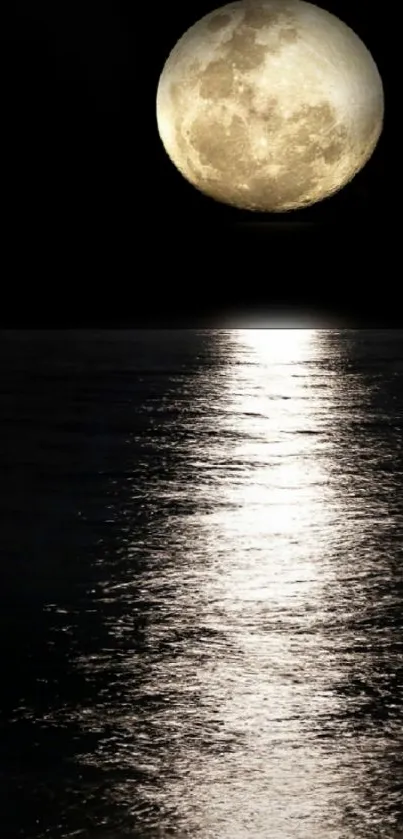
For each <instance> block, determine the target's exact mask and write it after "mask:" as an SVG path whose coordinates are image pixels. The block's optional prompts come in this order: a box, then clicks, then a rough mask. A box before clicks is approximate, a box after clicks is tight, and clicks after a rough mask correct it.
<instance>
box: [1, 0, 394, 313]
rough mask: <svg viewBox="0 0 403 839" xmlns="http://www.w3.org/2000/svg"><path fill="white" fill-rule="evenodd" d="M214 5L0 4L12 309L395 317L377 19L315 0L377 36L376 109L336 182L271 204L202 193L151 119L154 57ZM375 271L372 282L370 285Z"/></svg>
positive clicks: (158, 62)
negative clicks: (322, 193) (357, 152)
mask: <svg viewBox="0 0 403 839" xmlns="http://www.w3.org/2000/svg"><path fill="white" fill-rule="evenodd" d="M181 5H182V4H181ZM217 5H219V3H216V2H210V3H209V2H194V3H192V4H191V5H189V4H184V6H183V10H180V9H181V6H180V5H179V4H175V3H173V4H168V3H165V4H161V6H160V7H158V9H156V7H155V6H154V5H153V4H145V5H144V6H143V7H142V8H140V9H139V8H138V7H137V6H136V5H134V4H132V3H130V4H129V3H121V4H119V3H118V2H116V0H98V2H96V3H95V2H94V3H85V2H84V3H83V2H79V0H69V2H67V0H59V2H57V3H52V2H50V0H37V2H36V3H28V0H18V2H17V0H16V2H15V3H13V4H9V6H10V8H9V9H8V17H7V16H6V13H5V12H4V11H3V12H2V22H1V38H2V43H1V62H2V74H1V77H2V85H3V89H2V114H3V124H2V141H3V156H2V160H3V172H2V200H3V211H4V212H3V217H4V220H3V225H2V234H3V236H2V240H3V248H2V251H3V264H4V266H5V270H4V271H3V306H2V310H3V318H2V321H3V324H4V325H14V323H15V324H17V323H18V325H25V323H27V324H29V325H33V326H35V325H48V324H49V325H53V326H54V325H58V324H61V325H68V324H70V323H71V325H83V324H85V323H88V324H89V323H97V324H105V325H115V324H117V323H124V324H126V325H130V324H133V325H137V324H139V323H144V322H146V323H148V322H150V323H154V324H156V323H158V322H163V323H164V324H165V323H168V324H172V325H175V324H176V323H179V322H180V323H185V324H186V325H191V324H192V323H193V322H199V321H201V320H202V321H203V322H204V320H205V319H206V321H209V322H210V321H214V320H215V321H217V320H219V321H221V320H223V319H224V320H225V318H228V317H231V316H235V313H238V315H239V314H240V313H246V312H249V313H254V314H257V313H259V316H261V317H264V316H265V314H266V313H273V312H274V313H275V312H278V311H281V312H283V313H285V314H286V315H287V314H288V315H293V316H298V314H301V313H305V314H308V315H309V314H312V315H316V317H319V319H323V320H324V319H326V318H327V319H329V318H333V319H334V318H336V320H337V319H340V318H341V319H342V320H344V321H346V320H350V321H354V322H358V321H362V322H364V321H366V322H367V323H374V324H377V323H379V324H380V323H381V322H382V323H384V322H387V321H389V320H390V321H391V320H393V319H394V321H396V314H395V313H396V306H395V303H394V300H393V291H392V289H393V278H390V277H389V276H388V275H387V269H386V261H385V258H384V256H383V254H384V253H385V252H387V251H388V250H389V251H390V249H391V247H392V245H393V241H392V240H393V234H392V232H391V229H390V221H389V216H388V215H387V214H386V213H385V206H386V194H385V193H386V186H385V181H386V166H385V160H386V155H387V151H386V147H387V143H388V136H389V134H390V130H391V129H390V126H391V123H393V117H391V116H390V114H389V111H388V90H389V81H388V69H387V59H386V53H387V33H386V29H387V23H386V20H385V22H383V21H382V18H381V16H380V15H379V9H378V10H377V9H376V7H374V8H373V9H372V7H371V5H370V4H356V6H355V7H354V8H351V4H350V3H347V2H339V0H321V5H322V6H324V7H325V8H327V9H328V10H329V11H331V12H333V13H335V14H337V15H338V16H339V17H341V18H342V19H343V20H344V21H345V22H346V23H348V24H349V25H350V26H351V27H352V28H353V29H355V31H356V32H357V34H359V35H360V37H361V38H362V39H363V40H364V42H365V43H366V44H367V46H368V47H369V49H370V50H371V52H372V54H373V56H374V58H375V60H376V62H377V64H378V67H379V69H380V72H381V75H382V77H383V81H384V85H385V91H386V109H387V119H386V124H385V128H384V132H383V135H382V138H381V140H380V143H379V145H378V148H377V150H376V152H375V154H374V156H373V158H372V160H371V161H370V163H369V164H368V165H367V167H366V168H365V170H364V171H362V172H361V173H360V174H359V175H358V176H357V177H356V178H355V180H354V181H353V182H352V183H351V184H350V185H348V186H347V187H346V188H345V189H344V190H343V191H342V192H341V193H339V194H338V195H337V196H335V197H333V198H332V199H330V200H328V201H326V202H323V203H322V204H319V205H316V206H315V207H312V208H308V209H306V210H304V211H300V212H297V213H292V214H287V215H286V216H284V215H280V216H275V215H273V216H270V217H268V216H262V215H255V214H253V215H252V214H249V213H244V212H241V211H237V210H233V209H232V208H229V207H225V206H222V205H219V204H217V203H216V202H214V201H212V200H210V199H208V198H206V197H204V196H202V195H201V194H200V193H198V192H197V190H195V189H194V188H193V187H191V186H190V185H189V184H188V183H187V182H186V181H185V180H184V179H183V178H182V176H181V175H179V174H178V173H177V171H176V169H175V168H174V167H173V165H172V164H171V162H170V161H169V159H168V158H167V155H166V153H165V151H164V149H163V147H162V144H161V142H160V140H159V137H158V134H157V128H156V119H155V95H156V88H157V84H158V78H159V75H160V72H161V70H162V67H163V64H164V61H165V60H166V58H167V56H168V53H169V51H170V49H171V48H172V47H173V46H174V44H175V42H176V41H177V39H178V38H179V37H180V36H181V35H182V34H183V32H184V30H185V29H186V28H187V27H188V26H189V25H191V24H192V23H193V22H195V21H196V20H197V19H198V18H200V17H201V16H202V15H203V14H205V13H207V12H208V11H210V10H212V9H213V8H216V6H217ZM375 265H377V266H378V267H377V268H376V267H374V266H375ZM374 273H375V275H376V274H378V276H379V274H381V275H382V282H381V283H380V284H379V283H375V287H374V289H373V290H371V291H370V288H369V283H370V276H372V275H373V274H374ZM6 278H7V279H6ZM377 289H378V290H377Z"/></svg>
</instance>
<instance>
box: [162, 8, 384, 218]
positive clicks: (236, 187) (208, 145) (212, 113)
mask: <svg viewBox="0 0 403 839" xmlns="http://www.w3.org/2000/svg"><path fill="white" fill-rule="evenodd" d="M156 105H157V126H158V133H159V136H160V138H161V141H162V143H163V146H164V148H165V150H166V152H167V154H168V156H169V157H170V159H171V161H172V162H173V164H174V165H175V166H176V168H177V169H178V170H179V172H181V174H182V175H183V176H184V177H185V178H186V179H187V180H188V181H189V182H190V183H191V184H193V186H194V187H196V188H197V189H198V190H200V191H201V192H203V193H204V194H206V195H208V196H210V197H211V198H213V199H215V200H216V201H220V202H222V203H225V204H229V205H232V206H235V207H238V208H240V209H247V210H252V211H258V212H286V211H288V210H295V209H298V208H300V207H306V206H308V205H311V204H315V203H316V202H318V201H321V200H323V199H325V198H327V197H329V196H330V195H332V194H333V193H335V192H337V191H338V190H340V189H341V188H342V187H343V186H345V184H347V183H348V182H349V181H351V179H352V178H353V177H354V176H355V175H356V174H357V172H359V171H360V170H361V169H362V168H363V166H364V165H365V164H366V163H367V161H368V160H369V159H370V157H371V156H372V154H373V151H374V149H375V147H376V145H377V143H378V140H379V137H380V135H381V132H382V127H383V119H384V93H383V85H382V80H381V77H380V74H379V71H378V68H377V66H376V64H375V61H374V59H373V58H372V56H371V54H370V52H369V51H368V49H367V47H366V46H365V45H364V44H363V42H362V41H361V39H360V38H359V37H358V36H357V35H356V34H355V33H354V32H353V31H352V30H351V29H350V28H349V27H348V26H347V25H346V24H345V23H343V22H342V21H340V20H339V19H338V18H337V17H335V16H334V15H332V14H330V13H329V12H327V11H325V10H324V9H321V8H319V7H317V6H314V5H312V4H311V3H306V2H302V1H301V0H241V2H235V3H229V4H228V5H225V6H223V7H221V8H220V9H217V10H215V11H213V12H211V13H209V14H207V15H205V16H204V17H203V18H201V20H199V21H198V22H197V23H195V24H194V26H191V27H190V29H188V30H187V32H185V34H184V35H183V36H182V37H181V38H180V39H179V41H178V42H177V44H176V45H175V46H174V48H173V50H172V52H171V53H170V55H169V56H168V58H167V61H166V63H165V65H164V67H163V69H162V73H161V76H160V79H159V83H158V90H157V102H156Z"/></svg>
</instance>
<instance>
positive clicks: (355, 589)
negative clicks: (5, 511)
mask: <svg viewBox="0 0 403 839" xmlns="http://www.w3.org/2000/svg"><path fill="white" fill-rule="evenodd" d="M401 337H402V336H401V333H387V334H385V333H376V332H375V333H373V332H368V333H357V332H354V331H350V330H346V331H338V330H334V329H332V330H319V329H312V330H298V329H296V330H285V329H284V330H282V329H281V330H242V329H241V330H215V331H209V330H200V331H196V330H184V331H182V332H180V331H178V332H175V331H173V332H172V331H171V332H164V331H155V332H134V333H119V334H116V333H103V334H102V335H97V334H96V333H95V334H91V333H89V334H88V335H86V336H84V337H83V336H82V337H78V338H77V337H76V338H75V341H74V342H71V343H69V342H68V341H66V339H64V342H62V344H61V345H59V344H58V342H57V341H55V339H52V340H53V341H55V346H53V344H52V340H51V339H50V338H47V339H45V338H44V339H43V340H44V342H45V345H46V346H45V349H46V353H45V356H46V362H43V365H44V370H43V372H42V380H41V381H36V383H34V384H32V381H33V379H32V373H31V376H30V377H29V378H26V380H27V381H28V380H29V382H31V384H30V387H32V388H34V391H33V392H34V394H35V400H32V395H31V396H30V397H29V398H28V396H26V397H24V398H25V399H26V402H25V403H24V402H23V396H19V397H18V398H19V399H20V403H19V416H20V417H24V416H27V417H28V419H29V423H30V428H31V434H32V437H31V438H30V440H29V441H28V442H27V443H24V440H21V438H19V441H18V446H16V448H15V451H14V453H12V456H13V457H14V458H15V460H16V462H19V461H18V458H19V457H21V458H22V459H23V464H24V470H25V472H24V474H25V481H26V480H27V478H26V475H27V466H26V464H27V463H30V462H35V458H38V460H39V461H40V465H41V471H40V476H41V477H40V479H38V481H40V482H39V483H38V488H37V492H36V493H34V494H33V493H30V494H29V498H28V497H27V504H28V509H29V511H31V507H32V504H35V519H34V521H33V525H32V526H34V527H35V528H36V530H35V533H39V534H40V533H41V532H42V531H41V529H40V528H41V521H42V522H45V523H46V522H48V521H49V518H47V517H48V516H49V512H48V511H49V506H50V505H52V504H53V505H55V504H56V501H55V499H59V500H58V503H59V505H60V504H61V502H63V505H64V507H63V510H64V516H68V515H70V514H69V513H68V510H69V504H70V505H71V509H72V510H73V512H72V513H71V515H70V518H69V519H68V520H69V522H70V527H69V528H66V527H63V528H62V529H61V531H60V534H59V535H58V534H57V532H55V531H54V532H53V534H52V533H50V532H49V529H48V528H47V529H46V531H45V532H46V540H48V541H46V540H45V538H44V537H43V536H42V541H41V542H40V541H39V537H37V542H36V544H40V545H41V551H38V552H37V553H36V554H35V555H34V554H33V555H32V557H33V558H32V557H31V562H33V563H34V564H35V570H36V574H35V575H34V576H33V575H30V577H29V591H28V587H27V586H28V582H27V583H26V582H25V579H27V580H28V577H26V575H25V576H24V575H22V574H19V578H18V585H17V583H15V587H16V591H17V593H18V599H19V601H20V600H22V601H23V602H24V614H26V613H27V610H28V615H29V614H31V613H30V611H29V610H30V609H31V610H32V611H33V610H34V608H37V606H35V607H34V606H33V605H32V604H33V603H34V600H35V597H36V598H39V599H40V597H45V596H46V595H45V594H43V592H44V591H45V590H46V592H47V600H46V603H45V604H44V606H43V609H41V610H39V611H41V615H42V617H41V621H42V624H41V623H40V622H39V621H38V616H37V615H36V618H35V620H31V621H30V624H29V625H30V631H29V633H28V632H27V631H25V632H22V633H21V631H20V635H21V634H22V635H23V640H21V641H20V642H19V643H20V650H19V654H18V660H19V662H20V663H21V662H22V664H20V666H22V667H25V671H26V673H33V674H34V675H33V676H32V678H34V677H35V678H34V684H33V687H32V690H31V691H30V689H29V684H30V683H29V679H28V677H27V675H25V676H24V681H23V683H22V682H21V685H22V686H21V685H19V684H18V680H17V682H15V681H14V682H13V683H11V682H10V683H9V685H8V687H7V691H8V694H9V698H8V702H9V706H10V709H12V710H10V719H11V722H10V725H12V736H13V742H15V741H16V739H18V737H19V738H20V739H19V742H20V744H23V745H21V746H20V748H21V750H22V751H21V753H22V754H23V752H24V749H26V750H27V755H29V756H31V755H32V753H31V751H30V749H33V744H34V743H35V744H36V745H38V743H39V744H42V745H41V749H40V755H41V761H42V762H41V761H38V759H37V762H36V763H35V764H34V766H35V767H36V768H35V770H27V774H28V775H29V783H28V781H27V779H25V782H24V784H22V786H23V787H24V789H25V790H29V789H30V788H32V798H33V803H32V804H30V805H29V806H30V807H31V810H30V811H29V812H31V811H32V813H33V814H35V815H32V820H31V822H30V827H29V828H28V827H27V828H26V831H25V833H24V832H22V833H21V831H20V833H18V832H15V833H14V834H13V833H12V830H11V829H10V830H9V835H10V837H11V836H13V837H14V836H18V835H23V836H25V837H29V839H45V837H46V838H47V837H49V836H52V839H67V837H72V836H75V835H77V836H78V835H80V837H84V839H93V836H97V837H98V836H99V837H100V839H109V836H113V837H114V839H115V837H116V839H118V837H119V839H120V836H122V837H124V836H128V837H131V839H133V837H134V839H156V838H157V837H161V836H162V837H168V836H174V837H178V839H183V838H184V837H186V839H187V837H189V839H246V837H253V839H268V837H270V839H310V837H312V836H315V837H317V839H392V837H393V838H394V837H395V834H396V831H397V829H398V826H400V825H401V823H402V821H403V818H402V817H403V812H402V810H403V805H402V790H403V764H402V761H403V758H402V755H403V736H402V714H403V642H402V601H403V581H402V565H401V562H402V552H401V544H402V537H403V525H402V521H403V516H402V513H403V507H402V503H403V502H402V498H403V493H402V482H403V457H402V453H403V445H402V442H401V430H402V428H403V389H402V384H401V369H402V365H403V348H402V342H401ZM46 341H48V342H49V341H50V343H51V347H49V346H48V344H46ZM50 350H51V351H50ZM31 355H32V353H31ZM31 355H30V356H29V358H31ZM22 356H23V357H24V362H23V365H24V375H25V372H26V371H25V368H26V365H27V364H28V362H27V360H26V358H27V357H28V356H27V353H26V350H24V353H22V354H21V357H22ZM32 357H33V359H34V354H33V356H32ZM18 358H20V356H18V353H17V350H16V349H15V348H14V356H13V360H12V363H11V368H12V372H13V377H12V385H9V387H15V388H16V392H18V393H20V391H21V387H22V385H21V381H22V379H21V377H20V378H19V374H18V370H19V369H20V368H19V367H18V364H19V362H18ZM34 363H35V360H33V361H32V364H34ZM8 364H10V362H8ZM13 365H14V366H13ZM45 374H46V375H45ZM4 375H5V374H4V371H3V376H4ZM26 387H28V386H26ZM57 388H60V389H61V388H63V393H64V394H67V396H65V402H66V404H65V405H64V406H63V411H61V412H60V416H57V415H56V409H55V408H54V409H53V414H52V418H51V421H50V420H49V417H50V412H49V400H50V399H51V398H52V399H56V396H55V393H56V395H57V393H58V391H57ZM27 393H28V391H27ZM16 398H17V397H16ZM58 398H59V400H60V399H61V397H60V393H59V397H58ZM27 406H28V407H29V410H28V408H27ZM13 422H14V420H13ZM46 423H48V424H49V425H48V426H46ZM13 427H14V426H13ZM44 429H45V430H46V434H45V432H44ZM44 439H46V445H47V446H50V445H51V446H52V458H51V459H49V460H47V459H46V457H47V455H46V451H47V449H45V448H43V447H44V442H43V441H44ZM24 446H25V449H24ZM41 447H42V448H41ZM8 451H9V449H7V452H6V454H7V456H10V457H11V454H10V455H8ZM38 452H39V454H38ZM44 452H45V453H44ZM54 452H57V458H58V460H57V462H56V465H55V454H54ZM5 456H6V455H4V457H5ZM21 462H22V461H21ZM14 468H17V467H14ZM12 492H13V489H12V487H11V489H10V494H9V499H8V500H7V503H9V504H10V509H13V504H14V501H13V495H12ZM15 497H16V496H15ZM10 499H11V500H10ZM5 504H6V501H4V502H3V505H5ZM52 509H59V507H55V506H54V507H53V508H52ZM66 511H67V512H66ZM73 513H74V515H73ZM20 518H21V520H23V521H25V522H28V523H29V522H30V521H31V519H29V516H28V513H27V511H26V510H25V512H24V510H23V509H22V508H21V510H20ZM52 521H54V518H53V519H52ZM5 522H6V524H5V530H3V538H4V532H5V533H7V532H8V531H7V519H5ZM54 527H55V525H54ZM26 532H27V527H25V529H24V528H21V531H19V532H18V534H17V532H16V531H15V530H13V534H12V535H13V540H14V543H17V545H18V544H20V543H19V542H18V539H20V540H22V539H24V538H25V534H26ZM52 539H53V541H52ZM24 545H25V543H23V542H21V545H20V550H21V554H23V550H22V547H21V546H24ZM24 550H25V551H26V550H27V547H26V545H25V548H24ZM28 550H29V548H28ZM51 568H56V572H54V573H55V579H56V578H58V579H59V580H60V579H61V580H62V582H61V583H60V585H59V589H57V585H56V583H55V581H54V580H53V581H52V576H51V573H50V569H51ZM58 575H59V576H58ZM63 575H64V576H63ZM38 580H39V582H38ZM21 586H22V587H23V591H22V592H21ZM24 586H25V587H26V588H24ZM7 592H8V595H7V596H8V602H11V603H12V602H14V601H13V600H12V597H13V594H12V587H11V584H8V589H7ZM38 592H39V594H38ZM66 592H67V593H66ZM24 598H25V599H24ZM15 602H17V599H16V600H15ZM35 602H36V601H35ZM14 614H15V611H14V610H13V609H11V608H9V611H8V612H7V615H8V617H7V621H8V624H7V626H6V630H7V631H4V632H3V635H2V637H3V638H9V637H14V641H13V643H14V645H15V644H16V641H15V638H16V637H17V636H18V627H19V625H20V623H21V618H20V619H18V620H17V619H14V618H13V615H14ZM12 620H14V624H11V623H10V621H12ZM33 627H36V630H35V632H36V636H35V635H34V634H33ZM41 627H42V628H41ZM40 633H43V635H41V634H40ZM24 645H25V646H24ZM41 645H42V646H41ZM25 649H26V650H27V652H26V653H25V652H24V650H25ZM44 649H45V650H46V655H45V656H44V654H43V652H44ZM33 651H34V652H33ZM25 654H26V659H27V661H29V662H30V663H29V665H28V664H25V665H24V655H25ZM12 655H13V658H14V657H15V655H16V652H15V647H14V648H13V649H12ZM10 656H11V653H10ZM3 660H4V661H5V666H6V665H7V659H5V658H4V657H3ZM32 661H33V664H32V663H31V662H32ZM44 662H45V663H44ZM46 662H50V663H49V664H46ZM29 668H31V669H29ZM55 674H56V676H55ZM52 680H53V681H52ZM45 684H48V685H50V687H47V688H46V687H44V685H45ZM55 684H56V685H57V689H56V687H54V685H55ZM27 685H28V686H27ZM18 690H19V691H20V693H19V694H18ZM17 696H20V698H19V699H18V701H17V698H16V697H17ZM21 697H22V698H21ZM30 726H32V728H30ZM10 730H11V729H10ZM19 731H20V734H18V732H19ZM31 741H32V742H31ZM10 743H11V735H10ZM8 748H9V749H10V753H12V748H14V747H12V746H11V745H9V747H8ZM35 753H36V752H35ZM6 754H8V753H7V750H6ZM60 756H61V757H63V760H64V763H56V761H57V759H60ZM30 760H31V761H32V756H31V757H28V758H27V757H26V758H25V759H22V758H21V759H20V761H19V763H18V767H20V768H18V767H17V764H16V762H14V763H13V762H12V761H10V759H9V757H8V764H7V766H8V772H9V773H11V774H12V773H15V774H16V775H18V772H21V771H22V769H21V767H23V766H26V765H28V766H32V763H30V762H29V761H30ZM52 761H53V763H52ZM10 767H11V769H10ZM13 767H14V768H13ZM24 771H25V770H24ZM30 772H31V774H29V773H30ZM35 773H36V774H35ZM42 799H43V801H44V803H43V806H42V805H41V806H42V810H41V813H42V821H41V822H40V826H38V825H37V823H36V819H37V815H36V813H37V812H38V801H42ZM10 800H11V799H10V796H8V798H7V797H5V803H4V806H3V811H4V813H5V816H4V820H5V824H6V825H8V824H11V822H10V818H11V817H10V816H9V815H7V813H9V809H7V808H10V806H11V805H10V804H9V803H8V802H9V801H10ZM25 800H26V810H25V813H27V812H28V810H29V807H28V803H29V800H30V799H29V796H28V793H26V794H25ZM52 802H53V803H52ZM35 808H36V810H35ZM25 817H26V818H28V816H27V815H25V816H24V818H25ZM7 818H8V819H9V821H7V820H6V819H7ZM27 823H28V822H27ZM38 824H39V822H38ZM7 836H8V834H7Z"/></svg>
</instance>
